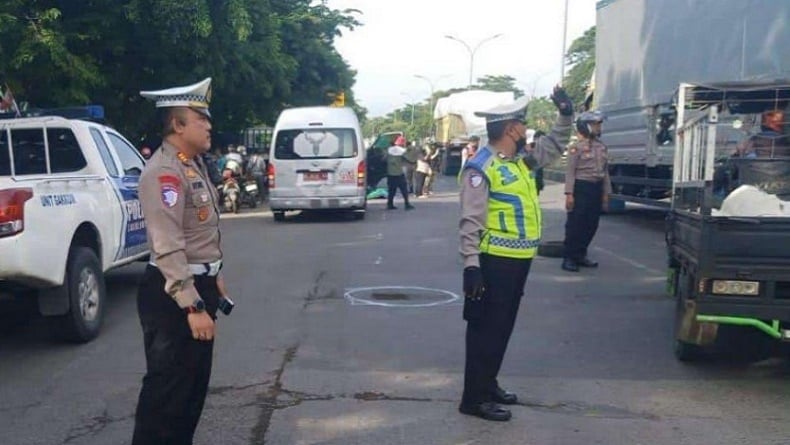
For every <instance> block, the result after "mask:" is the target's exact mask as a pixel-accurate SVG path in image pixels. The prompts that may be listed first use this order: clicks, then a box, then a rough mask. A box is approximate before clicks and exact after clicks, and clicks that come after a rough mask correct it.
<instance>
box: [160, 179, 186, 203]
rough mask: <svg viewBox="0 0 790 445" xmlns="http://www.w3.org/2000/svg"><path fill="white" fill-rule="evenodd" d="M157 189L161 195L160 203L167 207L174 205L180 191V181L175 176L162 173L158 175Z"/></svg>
mask: <svg viewBox="0 0 790 445" xmlns="http://www.w3.org/2000/svg"><path fill="white" fill-rule="evenodd" d="M159 190H160V194H161V195H162V203H163V204H164V205H166V206H167V207H175V205H176V204H178V195H179V194H180V192H181V181H180V180H179V179H178V177H177V176H173V175H162V176H160V177H159Z"/></svg>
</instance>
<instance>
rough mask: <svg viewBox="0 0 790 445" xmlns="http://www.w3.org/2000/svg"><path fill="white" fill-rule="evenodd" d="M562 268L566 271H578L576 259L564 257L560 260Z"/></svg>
mask: <svg viewBox="0 0 790 445" xmlns="http://www.w3.org/2000/svg"><path fill="white" fill-rule="evenodd" d="M562 270H567V271H568V272H578V271H579V265H578V264H576V261H574V260H572V259H570V258H565V259H564V260H562Z"/></svg>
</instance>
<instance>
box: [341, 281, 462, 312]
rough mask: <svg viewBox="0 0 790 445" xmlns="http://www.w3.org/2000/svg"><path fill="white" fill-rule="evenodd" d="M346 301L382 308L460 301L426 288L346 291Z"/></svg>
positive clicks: (381, 288) (403, 287)
mask: <svg viewBox="0 0 790 445" xmlns="http://www.w3.org/2000/svg"><path fill="white" fill-rule="evenodd" d="M345 298H346V300H347V301H348V302H349V303H351V304H352V305H368V306H384V307H428V306H439V305H442V304H449V303H453V302H455V301H458V300H460V299H461V297H459V296H458V295H456V294H454V293H452V292H450V291H446V290H442V289H430V288H427V287H407V286H382V287H359V288H355V289H348V290H347V291H346V294H345Z"/></svg>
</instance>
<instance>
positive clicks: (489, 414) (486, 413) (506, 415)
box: [458, 402, 512, 422]
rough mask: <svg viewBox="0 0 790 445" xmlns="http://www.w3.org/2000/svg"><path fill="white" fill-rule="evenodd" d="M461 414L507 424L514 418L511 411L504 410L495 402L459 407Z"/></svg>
mask: <svg viewBox="0 0 790 445" xmlns="http://www.w3.org/2000/svg"><path fill="white" fill-rule="evenodd" d="M458 411H460V412H461V414H466V415H468V416H476V417H479V418H481V419H485V420H493V421H495V422H507V421H508V420H510V417H511V416H512V415H511V414H510V411H509V410H507V409H505V408H502V407H501V406H499V405H497V404H496V403H494V402H483V403H478V404H476V405H465V404H463V403H462V404H461V405H460V406H459V407H458Z"/></svg>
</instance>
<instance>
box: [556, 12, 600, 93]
mask: <svg viewBox="0 0 790 445" xmlns="http://www.w3.org/2000/svg"><path fill="white" fill-rule="evenodd" d="M565 60H566V63H568V65H570V66H571V69H570V70H569V71H568V72H567V73H566V75H565V79H564V81H563V85H564V86H565V89H566V90H567V91H568V94H569V95H570V96H571V99H573V103H574V105H576V106H578V105H581V104H582V102H584V99H585V98H586V96H587V90H588V88H589V87H590V78H591V77H592V74H593V71H594V70H595V27H594V26H593V27H592V28H590V29H588V30H587V31H585V32H584V34H583V35H582V36H581V37H579V38H577V39H576V40H574V41H573V42H572V43H571V46H570V47H569V48H568V51H567V53H566V54H565Z"/></svg>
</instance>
